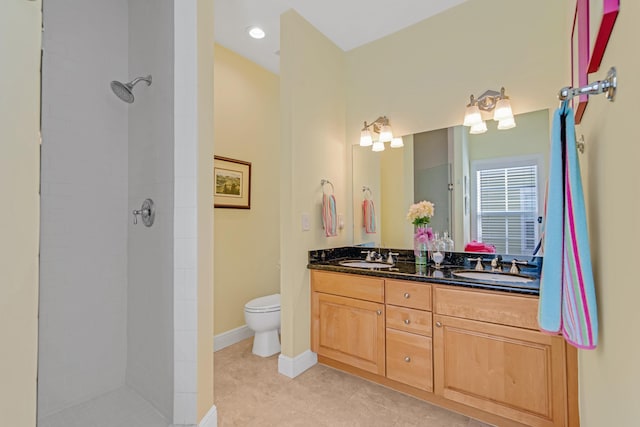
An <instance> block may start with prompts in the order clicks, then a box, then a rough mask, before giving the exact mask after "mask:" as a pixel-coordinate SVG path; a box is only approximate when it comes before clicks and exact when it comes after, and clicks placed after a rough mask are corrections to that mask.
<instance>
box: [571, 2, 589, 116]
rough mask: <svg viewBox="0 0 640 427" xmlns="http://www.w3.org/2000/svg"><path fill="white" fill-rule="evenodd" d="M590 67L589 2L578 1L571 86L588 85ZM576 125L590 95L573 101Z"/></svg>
mask: <svg viewBox="0 0 640 427" xmlns="http://www.w3.org/2000/svg"><path fill="white" fill-rule="evenodd" d="M588 65H589V0H577V2H576V12H575V15H574V17H573V30H572V31H571V86H572V87H574V88H578V87H582V86H586V85H587V84H588V76H587V67H588ZM572 102H573V111H575V119H576V124H580V121H581V120H582V116H583V115H584V111H585V109H586V108H587V103H588V102H589V95H578V96H577V97H574V98H573V99H572Z"/></svg>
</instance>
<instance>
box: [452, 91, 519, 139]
mask: <svg viewBox="0 0 640 427" xmlns="http://www.w3.org/2000/svg"><path fill="white" fill-rule="evenodd" d="M492 111H493V120H495V121H497V122H498V129H500V130H504V129H511V128H514V127H516V121H515V119H514V118H513V111H512V110H511V102H510V101H509V97H508V96H506V95H505V94H504V88H502V89H500V92H496V91H495V90H488V91H486V92H485V93H483V94H482V95H480V96H479V97H478V98H475V97H474V96H473V95H471V101H470V102H469V104H468V105H467V109H466V110H465V113H464V122H463V124H464V126H470V127H471V129H470V130H469V133H472V134H480V133H485V132H486V131H487V124H486V123H485V121H484V119H483V117H482V112H485V113H490V112H492Z"/></svg>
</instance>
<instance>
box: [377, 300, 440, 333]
mask: <svg viewBox="0 0 640 427" xmlns="http://www.w3.org/2000/svg"><path fill="white" fill-rule="evenodd" d="M431 317H432V316H431V312H430V311H421V310H414V309H413V308H405V307H396V306H394V305H387V328H393V329H398V330H401V331H405V332H411V333H414V334H419V335H424V336H427V337H430V336H431Z"/></svg>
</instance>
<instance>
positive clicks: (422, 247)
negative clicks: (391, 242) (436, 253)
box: [413, 224, 429, 265]
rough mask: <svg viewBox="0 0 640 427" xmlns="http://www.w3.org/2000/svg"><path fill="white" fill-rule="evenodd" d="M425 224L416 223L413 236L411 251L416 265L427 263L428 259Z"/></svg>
mask: <svg viewBox="0 0 640 427" xmlns="http://www.w3.org/2000/svg"><path fill="white" fill-rule="evenodd" d="M428 230H429V227H427V225H426V224H421V225H416V226H415V230H414V235H413V236H414V237H413V253H414V255H415V259H416V265H427V261H428V260H429V239H428V237H427V236H428Z"/></svg>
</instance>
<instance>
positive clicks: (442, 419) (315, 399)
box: [214, 339, 489, 427]
mask: <svg viewBox="0 0 640 427" xmlns="http://www.w3.org/2000/svg"><path fill="white" fill-rule="evenodd" d="M252 342H253V341H252V339H248V340H244V341H241V342H239V343H237V344H234V345H232V346H230V347H227V348H225V349H222V350H220V351H218V352H216V353H215V365H214V368H215V373H214V379H215V381H214V382H215V384H214V386H215V404H216V407H217V411H218V426H220V427H251V426H256V427H257V426H260V427H266V426H274V427H276V426H277V427H281V426H283V427H287V426H301V427H302V426H304V427H315V426H318V427H324V426H331V427H336V426H345V427H346V426H349V427H351V426H353V427H356V426H368V427H372V426H381V427H382V426H384V427H390V426H402V427H404V426H407V427H410V426H423V427H489V426H488V425H487V424H484V423H481V422H479V421H477V420H474V419H470V418H468V417H466V416H463V415H460V414H457V413H454V412H451V411H448V410H445V409H442V408H439V407H437V406H433V405H431V404H429V403H426V402H423V401H420V400H418V399H415V398H413V397H410V396H406V395H404V394H402V393H399V392H396V391H394V390H391V389H388V388H386V387H383V386H380V385H378V384H374V383H371V382H369V381H366V380H363V379H360V378H357V377H355V376H352V375H349V374H346V373H343V372H340V371H338V370H335V369H332V368H329V367H327V366H323V365H316V366H314V367H312V368H311V369H309V370H308V371H306V372H304V373H303V374H301V375H299V376H298V377H296V378H295V379H290V378H287V377H286V376H284V375H280V374H279V373H278V356H277V355H275V356H271V357H268V358H261V357H258V356H255V355H253V354H252V353H251V345H252Z"/></svg>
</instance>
